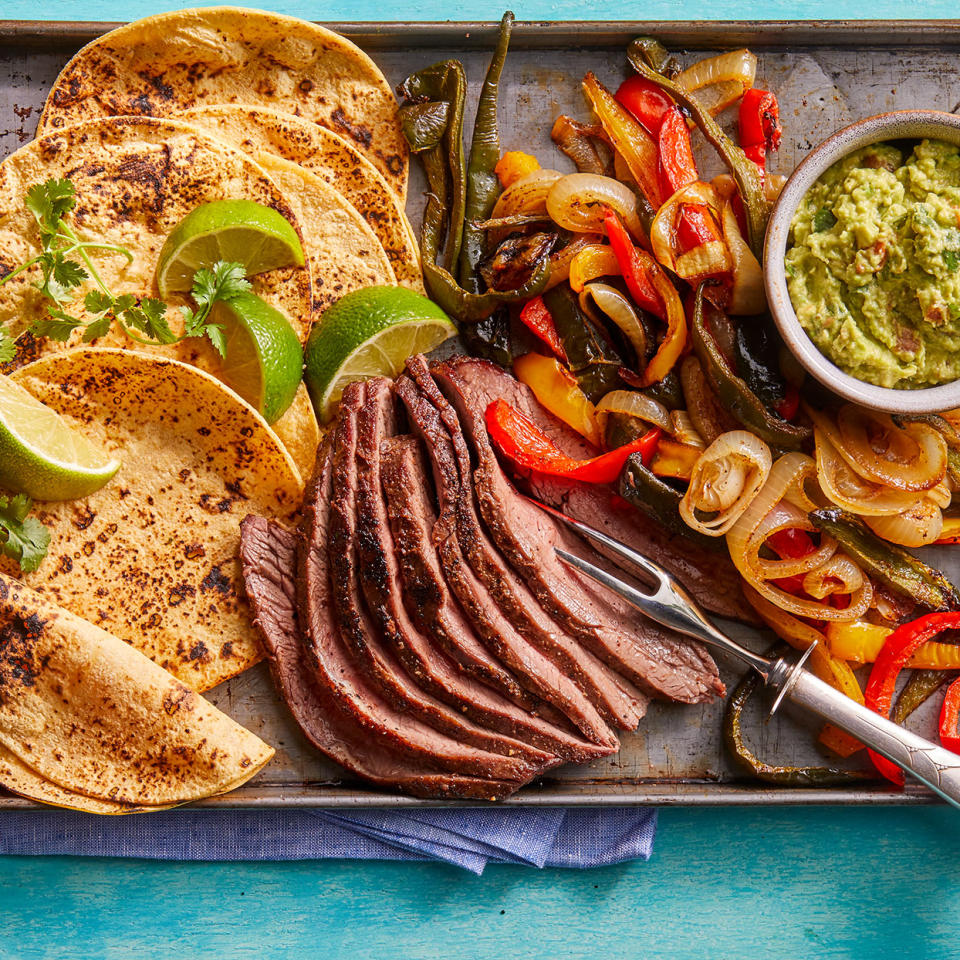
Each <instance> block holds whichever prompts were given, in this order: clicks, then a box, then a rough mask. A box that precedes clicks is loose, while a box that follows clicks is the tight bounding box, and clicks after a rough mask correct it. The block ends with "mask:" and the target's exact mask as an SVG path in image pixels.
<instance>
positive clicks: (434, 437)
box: [396, 377, 616, 748]
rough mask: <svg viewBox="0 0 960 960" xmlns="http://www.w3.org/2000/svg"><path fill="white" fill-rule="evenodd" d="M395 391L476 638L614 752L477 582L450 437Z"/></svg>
mask: <svg viewBox="0 0 960 960" xmlns="http://www.w3.org/2000/svg"><path fill="white" fill-rule="evenodd" d="M396 389H397V395H398V396H399V397H400V398H401V399H402V400H403V402H404V405H405V406H406V408H407V415H408V417H409V419H410V422H411V424H412V425H413V427H414V430H415V431H416V432H417V434H418V435H419V436H420V437H421V439H422V440H423V441H424V443H425V445H426V448H427V453H428V456H429V458H430V463H431V466H432V468H433V475H434V480H435V482H436V488H437V495H438V498H439V500H440V515H439V517H438V519H437V523H436V526H435V527H434V532H433V541H434V543H435V544H436V546H437V552H438V555H439V557H440V565H441V567H442V569H443V572H444V576H445V577H446V580H447V583H448V584H449V585H450V589H451V590H452V591H453V593H454V595H455V596H456V597H457V599H458V600H459V601H460V604H461V605H462V607H463V609H464V610H465V611H466V613H467V616H468V617H469V618H470V621H471V623H472V624H473V626H474V628H475V630H476V631H477V634H478V635H479V636H480V638H481V639H482V640H483V641H484V642H485V643H487V645H488V647H489V649H490V650H491V651H492V652H493V653H494V654H495V655H496V656H497V657H498V658H499V659H500V660H501V661H502V662H503V663H505V664H506V665H507V666H508V667H509V668H510V670H511V671H512V672H513V673H514V674H515V675H517V676H518V677H519V678H521V679H522V681H523V682H524V683H525V684H526V685H527V686H528V689H530V690H532V691H533V692H534V693H536V694H538V695H539V696H541V697H542V698H543V699H545V700H549V701H550V702H551V703H552V704H553V705H554V706H556V707H559V708H560V709H561V710H562V711H563V712H564V714H565V715H566V716H567V717H568V718H569V719H570V720H571V721H572V722H573V723H574V724H575V725H576V727H577V728H578V729H579V730H580V731H581V732H582V733H584V734H585V735H586V736H587V737H589V738H590V739H591V740H592V741H594V742H595V743H600V744H605V745H609V746H610V747H611V748H613V747H614V744H616V736H615V734H614V733H613V731H612V730H610V728H609V727H608V726H607V724H606V722H605V721H604V720H603V718H602V716H601V715H600V714H599V713H598V711H597V708H596V706H595V705H594V704H593V703H592V702H591V700H590V699H589V698H588V697H587V696H586V694H585V692H584V691H583V690H582V689H581V687H580V686H579V685H578V684H577V683H575V682H574V681H573V679H572V678H571V677H569V676H567V674H566V673H565V672H564V671H563V670H562V669H560V668H559V667H558V666H557V664H556V663H555V662H554V661H553V660H551V659H550V658H549V657H547V656H545V655H544V654H543V653H542V652H541V651H540V650H539V649H538V648H537V647H536V646H535V645H533V644H532V643H530V642H528V641H527V639H526V638H524V637H523V636H521V634H520V633H519V632H518V631H517V630H516V629H514V627H513V625H512V623H511V622H510V620H509V619H508V618H507V617H506V616H505V615H504V613H503V612H502V611H501V609H500V607H499V605H498V604H497V602H496V600H495V599H494V598H493V596H492V595H491V592H490V590H489V585H488V583H486V582H484V581H482V580H481V578H479V577H478V576H476V574H475V572H474V570H473V569H472V567H471V565H470V564H469V563H468V562H467V560H466V557H465V555H464V552H463V551H462V549H461V545H460V541H459V534H458V523H457V520H458V513H459V510H460V506H461V503H462V502H463V500H464V499H466V497H467V496H468V495H469V490H467V491H465V492H464V493H461V487H460V477H459V473H458V471H457V466H456V461H455V460H454V456H453V447H452V444H451V442H450V437H449V435H448V434H447V432H446V429H445V428H444V426H443V422H442V421H441V420H440V416H439V414H438V412H437V410H436V408H435V407H434V406H433V404H432V403H430V401H429V400H428V399H427V398H426V397H424V396H423V395H422V394H421V392H420V390H419V388H418V387H417V385H416V384H415V383H414V382H413V381H412V380H410V379H409V378H408V377H401V378H400V380H398V381H397V388H396ZM531 685H532V686H531Z"/></svg>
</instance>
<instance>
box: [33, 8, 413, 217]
mask: <svg viewBox="0 0 960 960" xmlns="http://www.w3.org/2000/svg"><path fill="white" fill-rule="evenodd" d="M211 103H249V104H253V105H255V106H265V107H273V108H275V109H277V110H282V111H284V112H285V113H292V114H295V115H296V116H300V117H303V118H304V119H305V120H309V121H311V122H313V123H317V124H319V125H320V126H323V127H327V128H328V129H330V130H333V131H334V132H335V133H338V134H340V135H341V136H342V137H345V138H346V139H347V140H349V141H350V142H351V143H352V144H353V145H354V146H355V147H356V148H357V149H358V150H359V151H360V152H361V153H363V154H364V155H365V156H366V157H367V158H368V159H369V160H370V162H371V163H373V165H374V166H375V167H376V168H377V169H378V170H379V171H380V173H382V174H383V176H384V178H385V179H386V180H387V182H388V183H389V184H390V185H391V187H392V188H393V190H394V192H395V193H396V194H397V196H398V197H399V198H400V201H401V202H405V201H406V196H407V174H408V165H409V164H408V154H407V145H406V141H405V140H404V139H403V135H402V133H401V132H400V122H399V119H398V106H397V101H396V98H395V97H394V95H393V91H392V90H391V89H390V85H389V83H387V80H386V78H385V77H384V76H383V74H382V73H381V72H380V69H379V68H378V67H377V65H376V64H375V63H374V62H373V61H372V60H371V59H370V58H369V57H368V56H367V55H366V54H365V53H364V52H363V51H362V50H360V48H359V47H357V46H355V45H354V44H352V43H351V42H350V41H349V40H347V39H345V38H344V37H340V36H338V35H337V34H335V33H331V32H330V31H329V30H326V29H324V28H323V27H319V26H317V25H316V24H314V23H309V22H308V21H306V20H299V19H297V18H296V17H285V16H281V15H279V14H276V13H268V12H266V11H262V10H249V9H244V8H241V7H208V8H206V9H202V10H201V9H191V10H178V11H175V12H172V13H162V14H159V15H157V16H152V17H146V18H144V19H142V20H137V21H135V22H134V23H129V24H126V25H125V26H123V27H120V28H119V29H117V30H112V31H110V33H107V34H105V35H104V36H102V37H100V38H99V39H97V40H94V41H93V42H92V43H89V44H87V46H85V47H84V48H83V49H82V50H80V52H79V53H77V54H76V56H74V58H73V59H72V60H71V61H70V62H69V63H68V64H67V65H66V67H64V69H63V71H62V72H61V74H60V76H59V77H58V78H57V80H56V81H55V83H54V85H53V88H52V89H51V91H50V95H49V97H48V98H47V102H46V105H45V107H44V110H43V115H42V116H41V118H40V129H39V131H38V135H42V134H45V133H49V132H50V131H51V130H55V129H58V128H61V127H64V126H67V125H68V124H71V123H76V122H78V121H80V120H87V119H91V118H93V117H105V116H120V115H137V116H144V115H146V116H170V115H171V114H173V113H176V112H178V111H180V110H186V109H189V108H191V107H197V106H203V105H205V104H211Z"/></svg>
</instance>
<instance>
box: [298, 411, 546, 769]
mask: <svg viewBox="0 0 960 960" xmlns="http://www.w3.org/2000/svg"><path fill="white" fill-rule="evenodd" d="M354 399H356V398H354ZM325 449H326V450H327V451H328V453H327V454H326V455H325V456H324V459H323V461H322V462H323V467H322V468H321V469H319V470H318V471H317V473H316V475H315V476H314V478H313V480H312V481H311V484H310V488H309V491H308V495H307V499H306V501H305V502H304V507H303V526H302V534H303V536H302V539H301V543H300V547H299V550H298V558H297V598H298V603H299V612H300V627H301V630H302V632H303V635H304V646H305V650H306V654H307V659H308V662H309V663H310V664H311V666H312V667H313V670H314V677H315V679H316V681H317V684H318V685H319V686H322V687H324V691H325V693H328V694H329V696H330V697H331V698H332V699H333V700H335V701H337V702H338V703H340V704H341V705H342V706H343V709H344V710H346V711H348V712H349V713H350V714H351V716H353V717H354V719H355V721H356V722H357V723H359V724H360V725H361V726H363V727H364V728H365V729H366V730H368V731H369V732H370V734H371V735H372V736H374V737H377V738H378V739H380V740H382V741H384V742H385V743H387V744H389V745H390V746H391V747H392V748H393V749H394V750H395V751H396V753H397V755H398V756H399V757H403V758H409V757H413V758H415V759H417V760H418V761H421V762H426V763H429V764H430V765H431V766H433V767H435V768H436V769H439V770H444V771H448V772H452V773H458V774H465V775H468V776H480V777H481V778H482V779H494V780H508V779H509V780H511V781H516V782H521V781H522V780H523V779H524V778H526V777H527V776H528V774H529V770H528V768H527V767H526V765H525V764H523V763H522V762H519V761H516V760H512V759H510V758H507V757H499V756H496V755H494V754H491V753H488V752H487V751H484V750H479V749H477V748H474V747H470V746H465V745H464V744H462V743H459V742H458V741H457V740H455V739H453V738H451V737H448V736H447V735H445V734H443V733H441V732H439V731H438V730H436V729H434V728H433V727H432V726H430V725H429V724H427V723H425V722H424V721H423V720H422V719H420V718H419V717H418V716H416V715H411V714H409V713H406V712H404V711H401V710H397V709H396V708H395V707H394V706H393V705H392V704H391V703H390V702H389V701H388V700H387V699H386V697H384V696H383V694H382V693H381V691H380V689H379V688H378V686H377V685H376V684H374V683H372V682H371V681H370V680H369V678H368V676H367V675H366V674H365V673H364V672H363V671H362V670H361V669H360V668H359V666H358V664H357V663H356V662H355V659H354V655H353V654H354V651H353V646H354V644H353V643H351V644H348V643H346V642H345V638H343V637H342V636H341V632H340V631H341V629H342V624H343V622H344V620H345V619H348V618H344V617H343V615H342V614H341V613H340V612H339V611H338V610H337V608H336V604H335V602H334V600H335V598H334V591H333V570H332V569H331V566H330V564H329V561H328V545H329V542H330V539H331V531H330V513H331V510H330V504H331V498H332V492H333V472H334V470H333V467H334V453H333V449H332V444H329V443H328V444H327V445H326V447H325ZM351 451H352V443H351ZM351 456H352V453H351ZM341 549H342V548H341ZM355 589H356V588H355V585H354V590H355ZM342 599H346V600H349V597H346V598H342ZM354 616H355V619H354V621H353V623H352V624H349V623H348V626H352V627H355V628H356V631H359V632H362V629H363V626H364V624H363V621H362V620H361V619H360V616H359V611H354ZM351 639H352V640H353V641H355V640H356V639H357V637H356V636H355V635H354V636H353V637H352V638H351ZM360 640H361V642H363V643H365V642H366V640H365V638H364V637H363V636H362V635H361V637H360ZM491 767H493V768H495V769H498V770H499V769H507V770H509V771H510V776H509V777H503V776H499V775H492V776H491V775H489V774H488V773H487V770H488V769H489V768H491Z"/></svg>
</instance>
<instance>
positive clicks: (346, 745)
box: [240, 516, 518, 800]
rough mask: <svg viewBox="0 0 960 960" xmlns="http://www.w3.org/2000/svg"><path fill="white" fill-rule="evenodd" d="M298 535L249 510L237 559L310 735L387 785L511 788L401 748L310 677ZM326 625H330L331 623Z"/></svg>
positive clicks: (486, 792)
mask: <svg viewBox="0 0 960 960" xmlns="http://www.w3.org/2000/svg"><path fill="white" fill-rule="evenodd" d="M298 540H299V537H298V535H297V534H295V533H291V532H290V531H288V530H285V529H284V528H283V527H281V526H279V525H278V524H276V523H273V522H271V521H269V520H265V519H264V518H262V517H253V516H250V517H247V518H246V519H245V520H244V521H243V523H242V524H241V525H240V560H241V563H242V567H243V579H244V584H245V585H246V590H247V597H248V599H249V601H250V606H251V608H252V610H253V614H254V624H255V625H256V627H257V628H258V630H259V632H260V636H261V638H262V639H263V644H264V649H265V650H266V653H267V657H268V659H269V663H270V673H271V675H272V676H273V681H274V683H275V684H276V686H277V689H278V690H280V691H281V693H282V695H283V699H284V700H285V701H286V703H287V706H288V707H289V708H290V712H291V713H292V714H293V716H294V719H295V720H296V721H297V723H298V724H299V725H300V729H301V730H302V731H303V733H304V735H305V736H306V737H307V739H308V740H309V741H310V742H311V743H312V744H313V745H314V746H315V747H316V748H317V749H318V750H320V751H321V752H322V753H324V754H326V756H328V757H329V758H330V759H331V760H333V761H334V762H335V763H339V764H340V765H341V766H343V767H346V768H347V769H348V770H352V771H353V772H354V773H356V774H357V775H359V776H361V777H363V778H364V779H366V780H369V781H371V782H372V783H374V784H376V785H377V786H381V787H384V788H387V789H393V790H400V791H402V792H404V793H409V794H412V795H414V796H418V797H428V798H435V797H449V798H450V799H470V800H486V799H489V800H495V799H501V798H503V797H505V796H508V795H509V794H510V793H512V792H513V791H514V790H515V789H516V788H517V786H518V784H516V783H501V782H496V781H487V780H480V779H476V778H473V777H458V776H455V775H451V774H448V773H444V772H443V771H442V770H439V769H436V768H431V766H430V764H429V763H427V762H418V761H416V760H413V759H409V758H403V757H401V756H399V754H398V753H397V751H396V750H395V749H393V748H392V747H391V746H390V745H389V744H388V745H385V744H384V743H383V742H382V741H381V740H380V739H378V738H377V737H375V736H371V735H370V732H369V730H367V729H365V728H364V727H363V726H361V725H360V724H358V723H357V721H356V718H355V717H354V716H353V715H352V714H351V713H350V712H349V711H347V710H345V709H344V708H343V706H342V704H341V702H340V701H339V699H338V698H337V697H335V696H333V695H332V693H331V687H330V686H329V685H324V684H319V683H316V682H315V681H314V678H313V670H312V669H311V666H310V664H309V663H308V662H307V659H306V652H305V650H304V647H303V642H302V637H301V634H300V629H299V622H298V619H299V618H298V612H297V598H296V563H297V543H298ZM329 626H330V629H331V630H332V629H333V625H332V623H331V624H330V625H329Z"/></svg>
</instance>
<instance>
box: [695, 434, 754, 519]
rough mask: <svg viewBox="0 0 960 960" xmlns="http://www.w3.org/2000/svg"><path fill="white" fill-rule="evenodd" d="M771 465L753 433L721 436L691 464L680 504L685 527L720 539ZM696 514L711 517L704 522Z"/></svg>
mask: <svg viewBox="0 0 960 960" xmlns="http://www.w3.org/2000/svg"><path fill="white" fill-rule="evenodd" d="M772 464H773V458H772V457H771V455H770V448H769V447H768V446H767V445H766V444H765V443H764V442H763V441H762V440H760V439H759V438H758V437H755V436H754V435H753V434H752V433H749V432H747V431H746V430H733V431H731V432H730V433H724V434H721V435H720V436H719V437H717V439H716V440H714V441H713V443H711V444H710V446H709V447H707V449H706V450H705V451H704V452H703V453H702V454H701V455H700V457H699V458H698V460H697V462H696V463H695V464H694V467H693V472H692V473H691V475H690V484H689V486H688V487H687V491H686V493H685V494H684V495H683V499H682V500H681V501H680V516H681V517H682V518H683V521H684V523H686V525H687V526H688V527H691V528H692V529H694V530H698V531H699V532H700V533H704V534H706V535H707V536H708V537H720V536H723V534H725V533H726V532H727V531H728V530H729V529H730V528H731V527H732V526H733V525H734V524H735V523H736V522H737V520H738V519H739V518H740V517H741V516H742V515H743V513H744V511H746V509H747V508H748V507H749V506H750V504H751V503H752V502H753V499H754V497H756V495H757V494H758V493H759V492H760V490H761V488H762V487H763V485H764V483H766V480H767V477H768V476H769V475H770V468H771V466H772ZM698 511H700V512H701V513H711V514H713V516H711V517H710V518H709V519H703V518H701V517H698V516H697V512H698Z"/></svg>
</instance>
